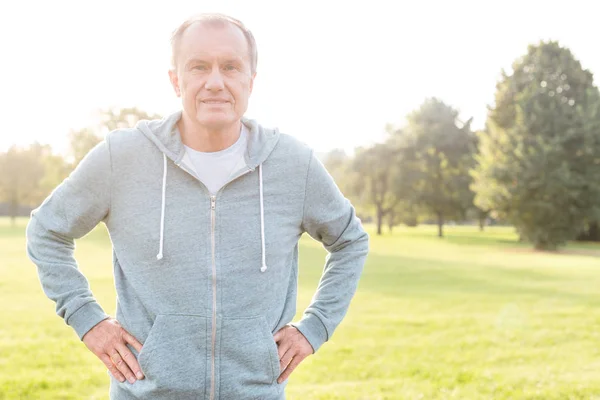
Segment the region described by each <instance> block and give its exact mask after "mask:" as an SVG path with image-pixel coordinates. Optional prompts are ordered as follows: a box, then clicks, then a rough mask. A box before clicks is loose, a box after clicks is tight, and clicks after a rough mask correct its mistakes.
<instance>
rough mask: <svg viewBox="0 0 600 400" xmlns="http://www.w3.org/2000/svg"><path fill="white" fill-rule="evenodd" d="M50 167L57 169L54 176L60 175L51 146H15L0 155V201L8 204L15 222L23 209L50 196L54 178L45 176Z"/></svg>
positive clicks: (36, 144) (35, 144) (37, 144)
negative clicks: (21, 208)
mask: <svg viewBox="0 0 600 400" xmlns="http://www.w3.org/2000/svg"><path fill="white" fill-rule="evenodd" d="M48 165H54V166H55V169H54V171H52V172H53V173H55V174H57V173H60V172H59V171H58V170H60V165H58V162H57V159H56V156H54V155H52V150H51V148H50V146H48V145H40V144H39V143H34V144H32V145H30V146H28V147H23V148H21V147H17V146H12V147H11V148H10V149H8V151H7V152H5V153H2V154H0V171H2V173H1V174H0V202H4V203H8V205H9V214H10V216H11V217H12V218H13V220H14V218H15V217H16V216H17V213H18V211H19V208H20V206H29V207H34V206H36V205H37V204H38V203H40V202H41V201H42V200H43V198H44V197H45V196H46V195H47V193H48V185H49V184H50V181H51V180H52V178H53V177H52V175H46V171H45V168H46V166H48Z"/></svg>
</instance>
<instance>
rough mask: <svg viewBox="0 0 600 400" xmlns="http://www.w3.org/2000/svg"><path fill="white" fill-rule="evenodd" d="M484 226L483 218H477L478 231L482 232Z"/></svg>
mask: <svg viewBox="0 0 600 400" xmlns="http://www.w3.org/2000/svg"><path fill="white" fill-rule="evenodd" d="M484 226H485V217H484V216H481V217H479V231H480V232H483V227H484Z"/></svg>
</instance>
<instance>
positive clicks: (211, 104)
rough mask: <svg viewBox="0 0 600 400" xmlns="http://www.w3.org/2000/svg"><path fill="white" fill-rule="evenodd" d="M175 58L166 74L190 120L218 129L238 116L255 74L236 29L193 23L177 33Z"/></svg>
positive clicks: (250, 91)
mask: <svg viewBox="0 0 600 400" xmlns="http://www.w3.org/2000/svg"><path fill="white" fill-rule="evenodd" d="M175 61H176V68H175V70H171V71H169V77H170V79H171V83H172V85H173V88H174V89H175V93H176V94H177V96H178V97H181V102H182V104H183V111H184V114H186V115H187V117H188V118H189V119H190V120H191V122H192V123H194V124H195V125H199V126H203V127H205V128H207V129H210V130H221V129H224V128H227V127H228V126H231V125H232V124H234V123H237V122H238V121H239V120H240V119H241V118H242V116H243V115H244V113H245V112H246V109H247V108H248V99H249V98H250V94H251V93H252V86H253V83H254V76H255V75H254V74H252V72H251V67H250V56H249V51H248V43H247V41H246V38H245V36H244V34H243V33H242V31H241V30H240V29H238V28H237V27H236V26H233V25H231V24H224V25H223V26H212V25H209V24H206V23H195V24H193V25H191V26H190V27H189V28H188V29H187V30H186V31H185V32H184V34H183V36H182V37H181V41H180V43H179V49H178V53H177V57H176V59H175Z"/></svg>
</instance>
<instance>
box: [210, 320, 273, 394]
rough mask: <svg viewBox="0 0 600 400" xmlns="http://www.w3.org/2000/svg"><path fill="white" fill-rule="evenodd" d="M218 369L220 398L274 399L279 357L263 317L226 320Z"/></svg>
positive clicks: (223, 326) (222, 333) (223, 324)
mask: <svg viewBox="0 0 600 400" xmlns="http://www.w3.org/2000/svg"><path fill="white" fill-rule="evenodd" d="M219 369H220V390H219V395H220V398H223V399H241V398H253V399H254V398H260V399H272V398H275V395H277V394H278V393H279V385H278V384H277V382H276V381H277V378H278V377H279V355H278V353H277V343H275V339H273V334H272V332H271V330H270V329H269V327H268V324H267V322H266V320H265V318H264V317H249V318H223V323H222V331H221V343H220V368H219Z"/></svg>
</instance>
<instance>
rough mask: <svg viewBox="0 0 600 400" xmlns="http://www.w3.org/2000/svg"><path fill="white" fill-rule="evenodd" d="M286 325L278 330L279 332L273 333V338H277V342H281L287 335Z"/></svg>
mask: <svg viewBox="0 0 600 400" xmlns="http://www.w3.org/2000/svg"><path fill="white" fill-rule="evenodd" d="M285 328H286V327H285V326H284V327H283V328H281V329H280V330H278V331H277V333H275V335H273V339H274V340H275V343H279V342H281V340H282V339H283V338H284V337H285Z"/></svg>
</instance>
